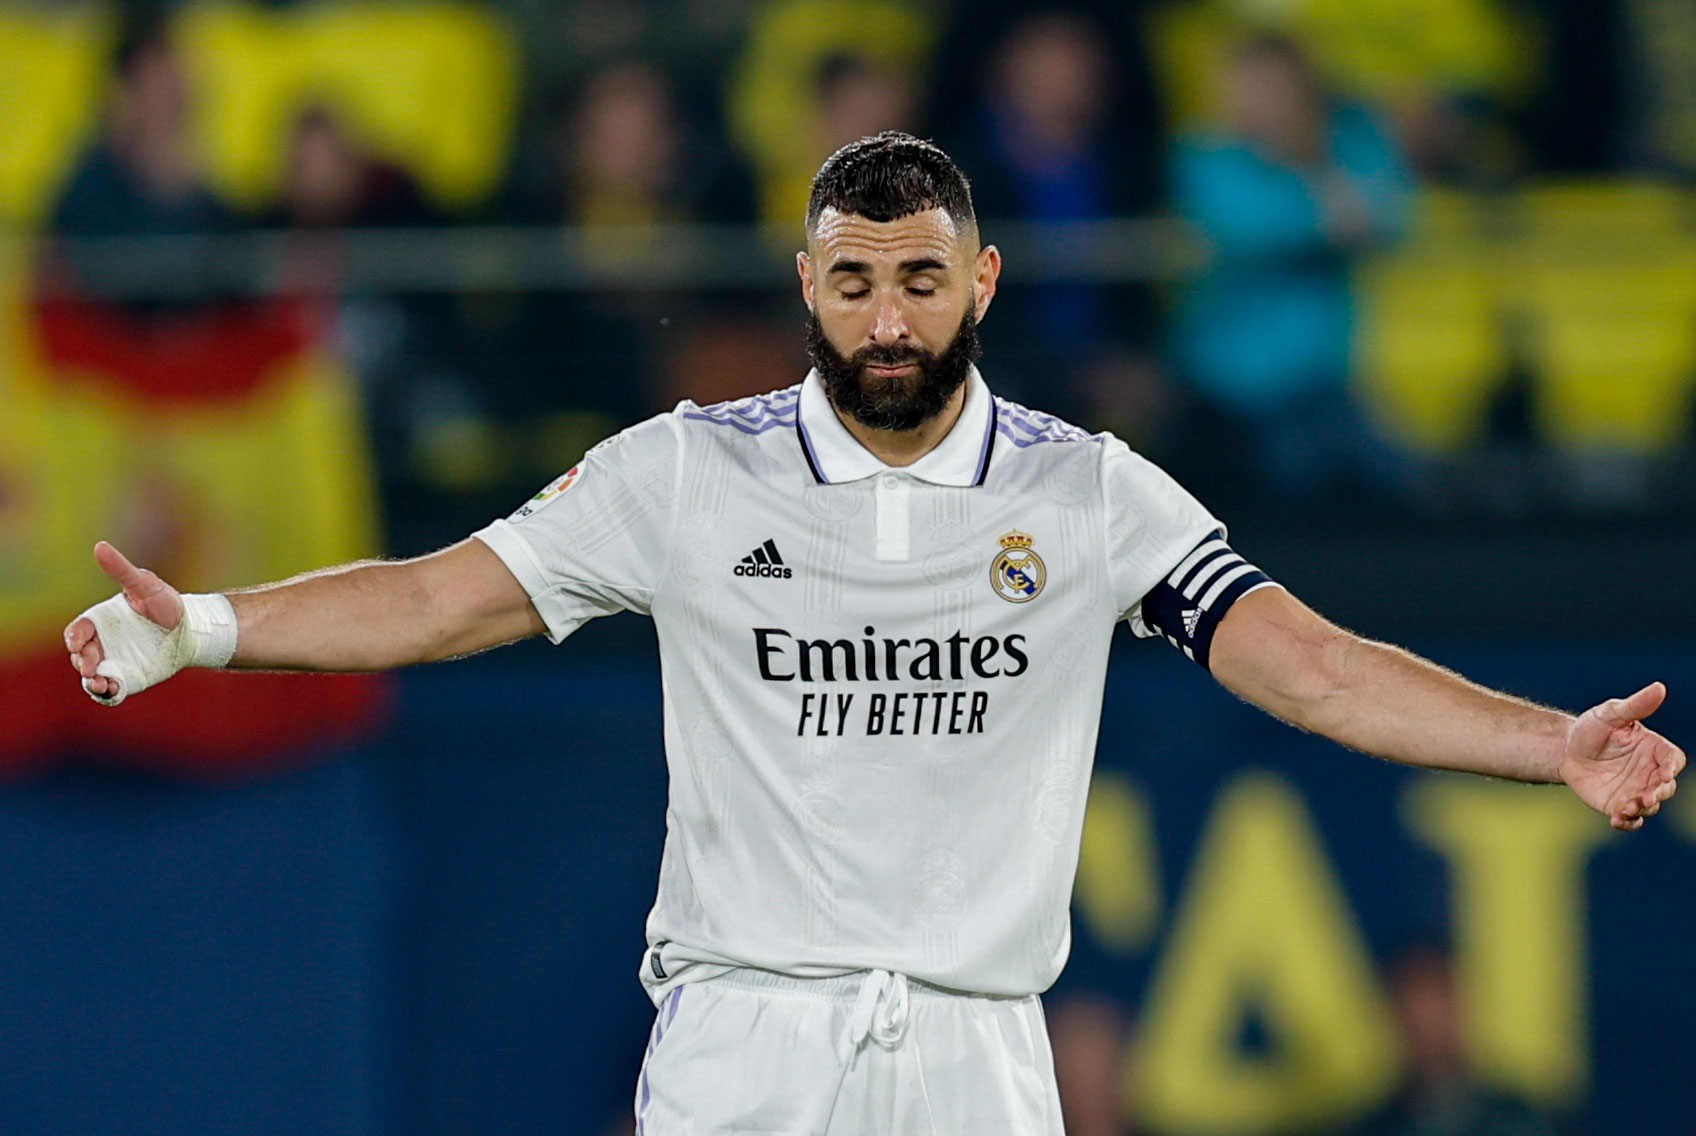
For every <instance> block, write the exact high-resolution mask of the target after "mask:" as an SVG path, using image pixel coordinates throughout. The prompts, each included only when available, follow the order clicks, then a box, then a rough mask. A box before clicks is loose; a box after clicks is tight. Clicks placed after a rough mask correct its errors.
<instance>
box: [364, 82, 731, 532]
mask: <svg viewBox="0 0 1696 1136" xmlns="http://www.w3.org/2000/svg"><path fill="white" fill-rule="evenodd" d="M546 119H547V121H546V122H545V124H543V126H542V128H541V130H539V131H538V136H539V138H540V139H541V145H540V146H539V147H538V149H539V151H540V153H539V155H538V156H541V157H544V158H545V159H546V161H545V166H544V168H540V169H534V170H532V171H530V181H531V183H532V184H530V185H529V186H526V187H522V188H521V190H520V191H519V193H520V196H519V199H518V200H517V201H516V203H515V205H514V207H513V212H514V214H515V216H516V217H517V219H519V220H521V221H524V222H526V223H528V224H533V225H553V226H560V227H561V228H560V230H559V238H558V239H560V240H564V241H567V242H577V241H579V240H581V242H582V243H581V244H573V245H572V246H571V247H573V248H574V249H576V250H578V251H580V252H581V254H582V255H584V256H586V257H589V258H591V259H592V260H594V261H596V262H599V263H603V264H610V265H612V266H615V267H617V268H620V269H623V270H628V271H629V272H630V273H632V274H633V275H632V281H633V286H632V287H630V288H620V289H597V290H584V289H570V290H555V291H529V292H518V291H505V290H503V291H498V292H489V293H474V294H466V295H461V296H456V297H454V298H453V301H452V311H451V313H449V314H447V315H446V316H445V317H444V318H443V319H441V320H439V321H436V326H434V327H432V328H426V329H424V331H425V334H426V336H427V337H428V343H427V345H425V346H423V347H422V348H421V352H422V354H421V357H419V358H415V359H411V360H408V361H407V362H406V365H405V366H404V368H403V369H402V370H400V371H398V372H395V373H393V374H391V375H388V376H386V377H384V379H383V380H382V384H383V390H382V391H381V392H380V393H379V396H378V398H377V403H378V405H380V406H383V407H385V409H384V411H383V413H384V415H385V421H384V422H382V423H381V424H380V425H381V427H382V430H383V434H382V436H383V437H384V438H385V439H387V441H388V443H389V444H391V445H394V446H398V453H397V454H396V458H395V460H394V461H393V462H391V463H390V465H391V470H392V471H393V472H395V473H396V474H398V475H399V477H400V479H401V480H402V481H405V482H409V483H410V488H412V489H414V490H417V489H422V490H423V491H424V493H425V497H424V498H423V499H422V502H421V504H422V507H421V508H420V509H419V510H418V514H419V517H418V519H419V521H420V523H421V524H422V525H424V526H425V527H424V528H423V529H421V530H420V531H419V532H417V533H415V534H403V535H402V538H401V539H402V543H403V544H404V545H405V546H406V547H409V548H414V547H416V548H422V547H424V546H427V545H430V544H432V543H439V542H440V541H441V540H444V539H451V537H452V534H453V531H454V529H455V527H458V528H464V527H467V526H471V525H475V524H476V523H480V522H479V521H478V518H479V517H480V516H482V515H484V514H486V513H488V512H490V511H492V510H495V509H498V508H500V507H502V504H501V503H502V502H503V501H504V500H506V499H510V498H511V497H512V495H513V494H514V493H516V492H519V491H520V490H522V489H526V488H529V489H533V488H534V486H533V485H531V483H532V482H534V483H536V484H540V483H541V482H542V481H544V480H546V479H547V478H549V477H551V476H554V475H556V474H557V473H558V472H559V470H561V469H564V468H566V467H568V466H569V465H570V464H571V463H572V462H573V461H575V460H576V459H577V458H578V457H579V456H581V454H582V453H583V451H584V450H585V449H587V448H588V447H589V446H590V445H592V444H594V443H595V442H597V441H599V440H600V439H601V438H603V437H606V436H608V435H610V434H612V433H614V432H616V431H617V430H618V429H619V428H621V427H623V426H626V425H628V424H630V423H632V422H634V421H636V420H637V419H639V418H642V417H644V416H646V415H648V414H650V413H652V412H654V411H655V410H657V409H659V408H660V407H661V406H662V405H663V404H668V403H669V402H670V401H675V398H676V395H674V394H673V393H672V388H673V386H674V385H675V383H674V379H673V378H672V377H671V376H670V375H669V374H668V370H669V367H670V365H671V361H672V359H673V358H674V357H676V356H677V355H679V354H680V352H679V351H678V349H677V344H678V342H679V340H680V337H682V336H684V335H687V334H689V333H690V331H691V329H692V328H693V327H694V325H695V324H696V323H697V322H698V321H699V320H700V319H701V318H702V315H703V310H704V308H705V305H706V304H707V303H708V302H710V297H705V298H704V297H703V296H701V295H700V294H698V293H690V294H680V293H676V292H671V291H665V290H663V289H660V288H656V287H645V286H640V285H639V280H640V273H641V272H642V265H643V263H645V262H653V261H656V260H660V259H663V258H664V256H665V254H666V246H665V243H664V242H665V240H666V234H667V229H666V228H665V226H668V225H673V224H681V223H687V222H694V221H702V220H705V219H708V218H724V217H728V218H732V219H744V218H746V217H747V215H748V212H749V206H748V203H747V202H748V194H747V191H746V186H745V183H744V181H743V179H742V178H741V177H740V176H739V173H738V171H737V170H736V169H735V168H734V167H732V166H730V165H729V163H727V162H726V161H725V160H724V150H723V148H722V147H716V148H715V147H713V146H711V145H709V144H707V143H706V142H704V141H703V140H702V136H701V132H700V131H699V129H698V128H697V127H696V125H695V124H694V122H693V121H691V119H690V118H689V117H687V116H686V115H685V114H684V112H683V109H682V108H681V107H680V106H679V104H678V100H677V98H676V96H675V94H674V92H673V89H672V85H671V83H670V81H669V79H668V77H667V76H666V75H665V74H664V73H663V72H662V71H661V70H660V69H659V68H658V67H657V66H655V65H654V64H653V63H652V62H650V61H649V60H646V59H626V60H622V61H619V62H616V63H613V64H610V65H607V66H605V67H603V68H601V69H599V70H597V71H594V72H593V73H591V74H590V75H588V76H587V77H586V78H585V79H584V80H583V82H582V83H581V85H580V86H578V87H576V88H575V89H574V90H573V91H572V92H570V94H569V95H568V96H566V97H563V98H559V99H558V100H557V101H555V102H554V103H553V104H552V105H551V106H550V107H548V108H547V111H546ZM444 491H445V492H447V493H449V494H453V495H457V500H455V501H453V503H452V504H451V505H450V504H449V503H448V499H444V498H443V497H442V496H441V494H442V493H443V492H444ZM468 494H469V496H468ZM414 496H416V495H415V494H410V495H404V496H403V497H402V499H403V500H405V499H409V498H411V497H414ZM455 510H460V511H458V512H456V511H455ZM400 519H401V520H403V521H404V520H405V518H400Z"/></svg>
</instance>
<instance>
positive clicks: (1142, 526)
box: [1101, 435, 1225, 638]
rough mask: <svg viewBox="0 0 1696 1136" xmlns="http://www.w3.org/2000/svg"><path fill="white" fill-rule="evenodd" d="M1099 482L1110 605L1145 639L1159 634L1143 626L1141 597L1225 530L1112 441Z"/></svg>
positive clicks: (1166, 477) (1173, 484)
mask: <svg viewBox="0 0 1696 1136" xmlns="http://www.w3.org/2000/svg"><path fill="white" fill-rule="evenodd" d="M1101 480H1102V497H1103V501H1104V503H1105V506H1106V513H1107V515H1106V525H1107V572H1108V578H1109V579H1110V581H1111V582H1112V587H1113V605H1114V607H1115V608H1116V609H1117V610H1118V612H1119V614H1120V615H1121V617H1123V618H1125V619H1127V620H1129V621H1130V624H1131V630H1133V631H1135V632H1136V633H1137V634H1138V635H1140V636H1143V637H1144V638H1146V637H1148V636H1152V635H1155V634H1157V633H1158V632H1157V631H1156V630H1155V629H1154V628H1152V627H1150V626H1149V625H1148V624H1147V623H1146V622H1145V621H1144V620H1143V616H1142V600H1143V597H1144V596H1146V595H1148V593H1149V592H1151V591H1152V590H1153V589H1154V586H1155V585H1156V584H1158V583H1160V582H1161V581H1162V580H1164V579H1165V578H1166V576H1167V575H1168V574H1169V573H1170V572H1171V571H1172V569H1174V568H1176V567H1177V566H1178V562H1179V561H1181V560H1183V559H1184V557H1186V556H1188V555H1189V554H1190V552H1191V551H1192V550H1193V549H1194V548H1195V547H1196V546H1197V545H1198V544H1200V543H1201V542H1202V541H1203V540H1205V539H1207V538H1208V537H1209V536H1211V535H1213V534H1214V533H1220V534H1222V533H1223V532H1224V529H1225V526H1224V525H1222V524H1220V523H1219V521H1218V519H1217V518H1215V517H1214V516H1213V514H1212V513H1209V512H1208V511H1207V510H1206V509H1205V508H1203V507H1202V504H1201V502H1200V501H1197V500H1196V499H1195V498H1194V497H1192V496H1190V494H1189V491H1188V490H1186V489H1185V488H1184V487H1183V486H1181V485H1179V484H1178V483H1177V482H1176V481H1174V480H1173V479H1172V477H1171V475H1170V474H1168V473H1167V472H1166V471H1165V470H1163V469H1161V468H1160V467H1159V466H1157V465H1155V464H1154V463H1153V462H1151V461H1149V460H1148V459H1147V458H1144V457H1143V456H1141V455H1140V454H1136V453H1133V452H1132V451H1131V449H1130V447H1128V446H1126V445H1125V443H1123V442H1121V441H1119V439H1117V438H1114V437H1112V436H1111V435H1109V436H1108V437H1107V439H1106V442H1105V443H1104V452H1103V454H1102V458H1101Z"/></svg>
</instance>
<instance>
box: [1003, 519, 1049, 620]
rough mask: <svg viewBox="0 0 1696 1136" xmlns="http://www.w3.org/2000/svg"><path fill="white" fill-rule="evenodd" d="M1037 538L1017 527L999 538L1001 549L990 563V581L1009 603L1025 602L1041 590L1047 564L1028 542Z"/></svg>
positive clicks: (1033, 597) (1030, 542) (1031, 542)
mask: <svg viewBox="0 0 1696 1136" xmlns="http://www.w3.org/2000/svg"><path fill="white" fill-rule="evenodd" d="M1035 543H1036V542H1035V541H1034V540H1032V539H1031V537H1030V536H1029V535H1028V534H1026V533H1022V532H1019V531H1018V530H1017V529H1015V530H1014V531H1012V532H1010V533H1008V534H1007V535H1006V536H1003V537H1002V538H1001V551H1000V552H998V553H996V554H995V559H994V560H993V561H991V562H990V565H989V583H990V586H991V587H993V588H994V589H995V594H996V595H998V596H1000V597H1001V598H1002V599H1004V600H1006V601H1007V602H1008V603H1028V602H1030V601H1031V600H1034V599H1036V597H1037V596H1039V595H1041V594H1042V586H1043V585H1044V584H1046V583H1047V582H1048V568H1047V566H1045V565H1044V564H1043V562H1042V557H1040V556H1038V555H1037V554H1036V549H1034V548H1032V547H1031V545H1033V544H1035Z"/></svg>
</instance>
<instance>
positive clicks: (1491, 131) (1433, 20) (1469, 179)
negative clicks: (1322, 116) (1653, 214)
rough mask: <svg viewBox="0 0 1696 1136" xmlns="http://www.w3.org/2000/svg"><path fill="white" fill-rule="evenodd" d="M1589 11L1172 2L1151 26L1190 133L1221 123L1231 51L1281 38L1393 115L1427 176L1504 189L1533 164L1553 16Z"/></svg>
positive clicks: (1580, 1) (1164, 76) (1299, 0)
mask: <svg viewBox="0 0 1696 1136" xmlns="http://www.w3.org/2000/svg"><path fill="white" fill-rule="evenodd" d="M1607 2H1609V0H1603V3H1607ZM1586 4H1590V5H1591V6H1594V3H1593V0H1565V2H1563V3H1560V4H1554V5H1550V4H1540V5H1537V6H1536V7H1537V8H1538V9H1539V10H1538V11H1537V12H1535V13H1534V12H1532V11H1531V10H1530V9H1531V8H1532V5H1529V4H1525V3H1521V2H1519V0H1375V2H1374V3H1372V4H1347V3H1343V4H1338V3H1328V2H1325V0H1287V2H1283V3H1278V4H1265V3H1260V2H1258V0H1170V2H1168V3H1164V4H1160V5H1150V6H1147V8H1146V19H1147V22H1148V25H1149V32H1150V39H1151V42H1152V44H1153V45H1154V48H1155V55H1156V57H1157V59H1158V64H1159V73H1160V76H1161V80H1162V87H1163V93H1164V95H1165V98H1166V101H1167V103H1168V107H1169V110H1170V112H1171V113H1170V121H1172V122H1174V123H1176V124H1177V125H1178V126H1179V128H1180V129H1182V130H1191V129H1195V128H1196V127H1198V126H1199V125H1201V124H1202V123H1205V122H1207V121H1209V120H1210V119H1211V118H1212V117H1214V116H1215V115H1216V113H1217V110H1218V108H1217V106H1216V102H1217V100H1216V98H1215V91H1214V90H1213V88H1214V86H1215V84H1214V83H1213V81H1212V79H1213V73H1214V72H1215V71H1216V70H1217V67H1218V60H1219V58H1220V57H1221V56H1223V55H1225V54H1228V52H1229V49H1230V47H1231V45H1232V44H1233V43H1234V42H1235V41H1237V40H1239V39H1241V38H1242V37H1243V36H1244V35H1245V34H1249V33H1250V32H1251V31H1254V30H1262V31H1274V32H1277V33H1280V34H1283V35H1287V36H1289V37H1290V38H1291V39H1292V40H1293V41H1295V42H1297V43H1299V44H1301V45H1302V47H1303V48H1304V50H1306V51H1307V52H1309V53H1310V55H1311V57H1312V58H1313V59H1314V60H1315V61H1317V63H1318V65H1319V66H1320V67H1321V68H1322V69H1323V70H1324V72H1325V74H1326V75H1327V76H1328V77H1329V78H1330V79H1331V80H1332V81H1333V82H1334V83H1335V85H1336V86H1337V88H1338V90H1340V91H1341V92H1344V93H1345V94H1346V95H1347V96H1348V97H1349V98H1352V99H1359V100H1362V101H1365V102H1369V103H1370V104H1371V105H1373V106H1375V107H1379V108H1382V109H1383V110H1384V111H1385V112H1386V114H1387V115H1388V117H1390V118H1391V119H1393V120H1394V121H1395V123H1396V125H1397V128H1398V133H1399V134H1400V135H1401V137H1402V140H1403V143H1404V145H1405V146H1406V148H1407V152H1408V156H1409V159H1410V161H1411V162H1412V163H1413V164H1414V166H1415V168H1417V169H1418V170H1419V172H1420V173H1421V175H1422V176H1425V177H1435V178H1441V179H1443V180H1446V181H1455V182H1459V183H1463V184H1468V185H1479V184H1486V185H1495V184H1499V183H1501V182H1502V181H1503V180H1504V179H1506V178H1508V177H1511V176H1512V175H1513V174H1515V173H1517V172H1518V171H1519V170H1520V169H1521V167H1522V166H1523V164H1524V162H1525V161H1526V145H1525V142H1524V141H1523V139H1522V138H1521V137H1520V131H1521V129H1522V128H1523V127H1524V125H1525V123H1524V122H1523V121H1522V119H1523V117H1524V112H1525V111H1526V109H1527V103H1528V101H1529V99H1530V96H1531V95H1532V94H1533V92H1534V89H1535V87H1536V85H1537V84H1538V82H1539V80H1541V79H1542V77H1543V75H1544V72H1545V70H1546V69H1545V66H1544V55H1545V46H1546V40H1547V38H1548V37H1547V36H1546V35H1545V32H1546V29H1547V27H1548V24H1549V22H1550V21H1548V20H1547V19H1546V17H1548V16H1554V17H1555V19H1554V21H1553V22H1555V23H1557V24H1558V23H1559V22H1561V21H1562V20H1564V19H1565V14H1564V11H1563V10H1564V9H1573V8H1578V7H1582V6H1584V5H1586ZM1547 70H1548V73H1549V74H1550V75H1552V76H1553V77H1554V79H1555V81H1556V82H1558V83H1561V84H1565V83H1566V78H1565V76H1564V75H1562V74H1561V73H1560V71H1559V70H1558V69H1553V68H1551V69H1547ZM1578 89H1581V90H1588V88H1584V87H1580V88H1578Z"/></svg>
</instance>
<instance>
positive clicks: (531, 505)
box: [507, 465, 583, 521]
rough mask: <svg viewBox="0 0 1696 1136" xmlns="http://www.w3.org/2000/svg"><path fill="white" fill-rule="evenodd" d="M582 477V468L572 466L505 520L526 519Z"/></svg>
mask: <svg viewBox="0 0 1696 1136" xmlns="http://www.w3.org/2000/svg"><path fill="white" fill-rule="evenodd" d="M582 476H583V467H582V466H581V465H574V466H572V467H571V468H570V469H568V470H566V471H565V472H564V473H562V474H560V475H559V476H558V477H557V478H555V479H554V480H553V481H551V482H549V483H548V485H547V487H546V488H544V489H543V490H542V491H541V492H540V493H538V494H536V495H535V496H534V497H532V498H530V500H528V501H526V502H524V504H522V505H520V506H519V507H518V511H517V512H516V513H514V514H513V515H512V516H510V517H508V518H507V520H508V521H522V520H523V519H524V518H525V517H528V516H529V515H530V514H532V513H534V512H535V511H536V510H537V509H540V508H541V507H542V506H543V505H546V504H547V503H548V502H549V501H552V500H553V499H554V498H555V497H558V496H559V495H560V494H561V493H564V492H565V491H566V490H567V489H570V488H571V487H572V486H573V485H576V484H577V482H578V481H579V480H580V479H581V478H582Z"/></svg>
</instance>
